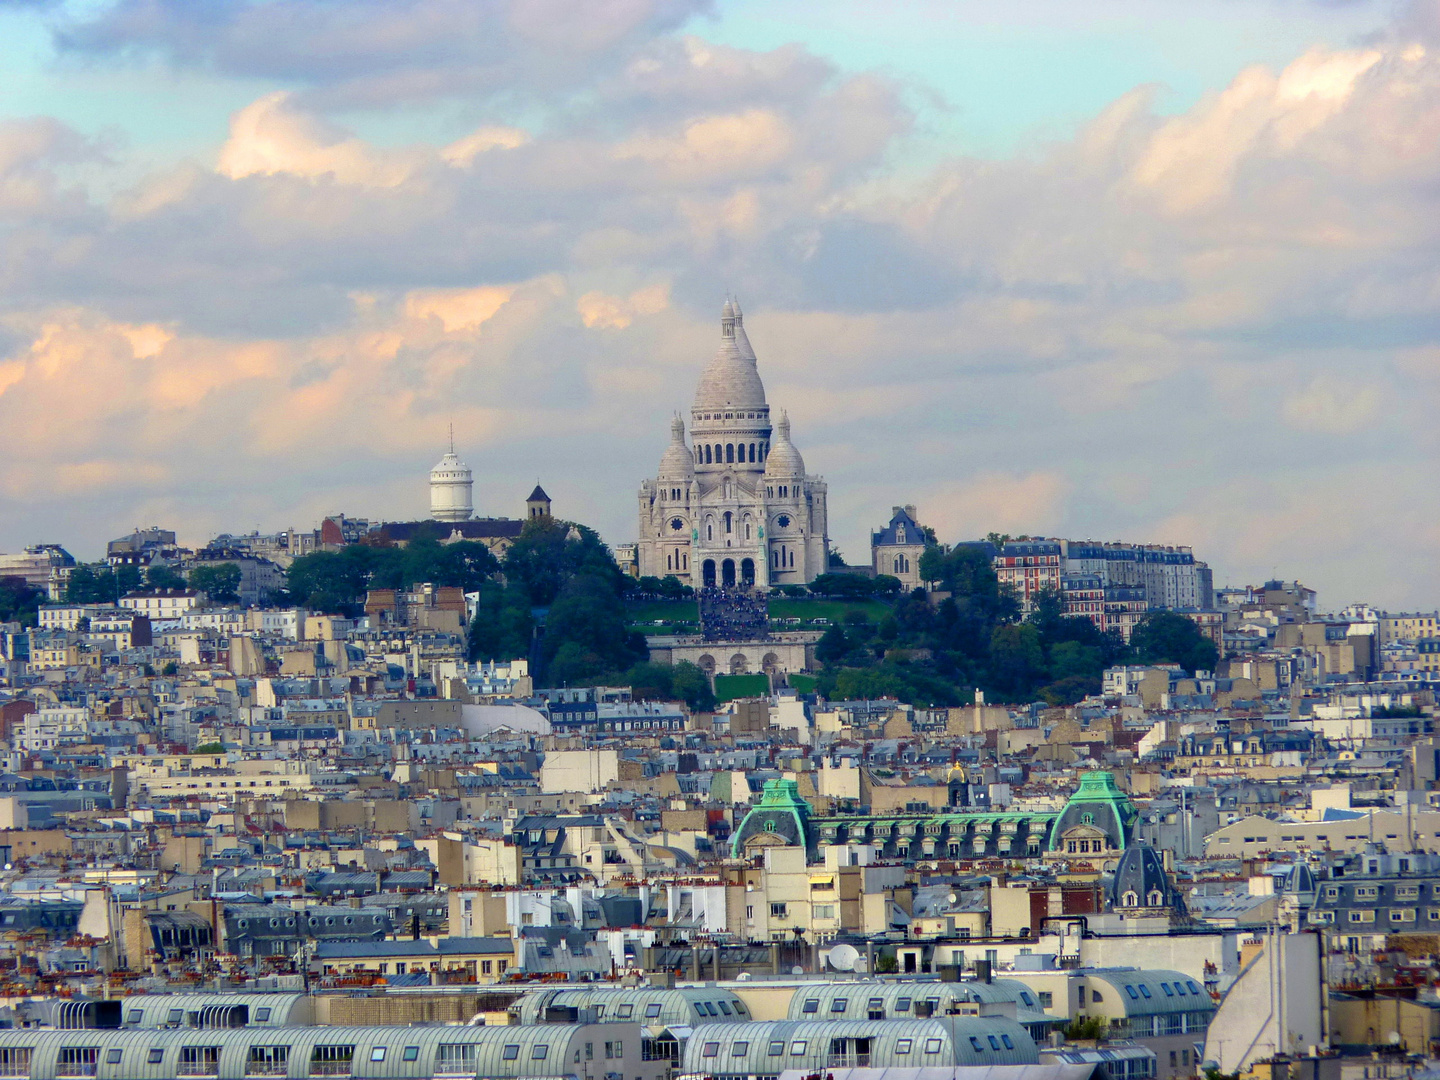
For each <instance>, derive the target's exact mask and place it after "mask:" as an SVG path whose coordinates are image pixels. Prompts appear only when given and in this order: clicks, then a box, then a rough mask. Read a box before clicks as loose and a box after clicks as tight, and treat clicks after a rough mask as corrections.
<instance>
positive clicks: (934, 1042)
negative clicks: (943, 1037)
mask: <svg viewBox="0 0 1440 1080" xmlns="http://www.w3.org/2000/svg"><path fill="white" fill-rule="evenodd" d="M925 1052H926V1053H927V1054H938V1053H939V1052H940V1040H939V1039H926V1040H925Z"/></svg>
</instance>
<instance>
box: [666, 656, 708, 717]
mask: <svg viewBox="0 0 1440 1080" xmlns="http://www.w3.org/2000/svg"><path fill="white" fill-rule="evenodd" d="M670 688H671V692H672V693H674V694H675V696H676V697H678V698H679V699H680V700H681V701H683V702H685V704H686V705H688V706H690V708H691V709H692V710H693V711H695V712H709V711H710V710H711V709H713V708H715V692H714V691H713V690H711V689H710V679H709V677H708V676H706V674H705V672H704V671H702V670H700V668H699V667H698V666H696V665H695V664H692V663H690V661H688V660H681V661H680V662H679V663H678V664H676V665H675V666H674V668H673V672H672V674H671V677H670Z"/></svg>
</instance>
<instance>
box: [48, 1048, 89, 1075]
mask: <svg viewBox="0 0 1440 1080" xmlns="http://www.w3.org/2000/svg"><path fill="white" fill-rule="evenodd" d="M99 1062H100V1048H99V1047H98V1046H62V1047H61V1048H60V1060H59V1062H58V1063H57V1065H56V1069H55V1075H56V1076H94V1075H95V1067H96V1065H98V1064H99Z"/></svg>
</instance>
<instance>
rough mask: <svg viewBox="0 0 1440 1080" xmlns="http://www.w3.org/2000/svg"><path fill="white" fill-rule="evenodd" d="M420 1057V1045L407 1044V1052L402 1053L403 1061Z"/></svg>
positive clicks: (415, 1059)
mask: <svg viewBox="0 0 1440 1080" xmlns="http://www.w3.org/2000/svg"><path fill="white" fill-rule="evenodd" d="M419 1059H420V1047H418V1046H407V1047H405V1052H404V1053H403V1054H401V1055H400V1060H401V1061H418V1060H419Z"/></svg>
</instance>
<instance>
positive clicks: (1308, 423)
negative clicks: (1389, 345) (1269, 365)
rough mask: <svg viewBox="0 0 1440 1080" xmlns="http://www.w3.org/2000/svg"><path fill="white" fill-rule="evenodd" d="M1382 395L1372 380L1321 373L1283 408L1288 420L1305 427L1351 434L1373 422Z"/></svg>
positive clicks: (1290, 398)
mask: <svg viewBox="0 0 1440 1080" xmlns="http://www.w3.org/2000/svg"><path fill="white" fill-rule="evenodd" d="M1380 397H1381V395H1380V388H1379V387H1377V386H1375V385H1373V384H1365V383H1356V382H1354V381H1353V380H1340V379H1336V378H1333V377H1331V376H1327V375H1321V376H1317V377H1316V378H1315V379H1313V380H1311V382H1310V385H1309V386H1307V387H1306V388H1305V389H1304V390H1301V391H1300V392H1299V393H1296V394H1292V395H1291V396H1290V397H1288V398H1286V399H1285V404H1284V407H1283V411H1284V415H1285V420H1286V422H1287V423H1289V424H1291V425H1293V426H1294V427H1297V428H1300V429H1302V430H1314V431H1323V432H1326V433H1329V434H1334V435H1349V434H1351V433H1353V432H1356V431H1361V430H1364V429H1365V428H1367V427H1369V426H1370V425H1371V424H1372V423H1374V421H1375V418H1376V417H1377V416H1378V415H1379V412H1380Z"/></svg>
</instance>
